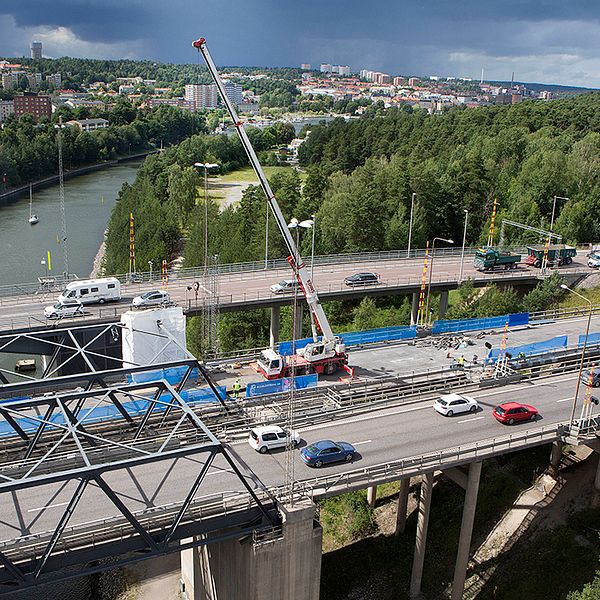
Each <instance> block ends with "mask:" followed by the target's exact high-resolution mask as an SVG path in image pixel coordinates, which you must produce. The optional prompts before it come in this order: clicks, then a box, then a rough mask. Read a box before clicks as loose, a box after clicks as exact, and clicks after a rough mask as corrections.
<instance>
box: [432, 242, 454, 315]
mask: <svg viewBox="0 0 600 600" xmlns="http://www.w3.org/2000/svg"><path fill="white" fill-rule="evenodd" d="M436 240H439V241H440V242H446V243H447V244H454V240H447V239H445V238H440V237H434V238H433V242H432V243H431V262H430V264H429V283H428V284H427V304H426V305H425V315H426V316H425V318H426V319H428V318H429V295H430V293H431V274H432V273H433V259H434V258H435V242H436Z"/></svg>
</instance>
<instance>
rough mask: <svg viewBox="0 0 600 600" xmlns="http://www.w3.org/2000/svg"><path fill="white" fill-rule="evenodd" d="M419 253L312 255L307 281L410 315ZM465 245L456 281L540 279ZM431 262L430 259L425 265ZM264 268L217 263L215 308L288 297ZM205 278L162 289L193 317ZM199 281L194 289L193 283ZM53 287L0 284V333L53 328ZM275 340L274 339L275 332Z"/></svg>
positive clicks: (449, 261)
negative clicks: (395, 299)
mask: <svg viewBox="0 0 600 600" xmlns="http://www.w3.org/2000/svg"><path fill="white" fill-rule="evenodd" d="M422 253H423V252H422V251H415V252H414V254H415V255H416V256H414V257H413V253H411V258H407V257H406V252H401V251H398V252H374V253H367V254H349V255H334V256H323V257H315V267H314V280H315V282H316V285H317V289H318V291H319V295H320V297H321V299H322V300H343V299H351V298H362V297H364V296H384V295H392V294H394V295H397V294H402V295H409V294H412V295H413V312H414V313H415V314H416V301H417V300H418V290H419V288H420V286H421V280H422V271H423V258H422V256H421V254H422ZM472 254H473V250H472V249H467V251H466V254H465V258H464V265H463V274H462V278H463V280H464V279H467V278H471V279H472V280H473V281H474V283H475V285H478V286H484V285H488V284H489V283H498V284H501V285H513V286H522V287H532V286H534V285H535V284H536V283H538V281H539V280H540V277H541V274H540V270H539V269H535V268H533V267H529V266H519V267H518V268H517V269H513V270H509V271H496V272H487V273H480V272H479V271H477V270H475V269H474V267H473V266H472ZM430 264H431V262H430ZM268 267H269V268H267V269H265V264H264V262H257V263H243V264H239V265H221V266H220V267H218V268H215V269H216V270H217V271H218V274H217V276H216V288H217V290H218V298H217V299H216V302H217V303H218V307H219V310H220V311H221V312H226V311H238V310H249V309H254V308H273V309H274V310H276V309H277V308H278V307H279V306H281V305H283V304H288V303H290V302H291V298H290V296H289V295H277V294H272V293H271V291H270V289H269V288H270V286H271V285H272V284H273V283H276V282H277V281H280V280H281V279H290V278H291V277H292V274H291V271H290V268H289V266H288V265H287V262H286V261H284V260H280V261H269V264H268ZM361 271H375V272H377V273H378V274H379V275H380V276H381V282H380V283H379V284H377V285H372V286H365V287H360V288H352V287H348V286H346V285H345V284H344V283H343V280H344V278H345V277H347V276H348V275H352V274H353V273H357V272H361ZM560 272H561V273H562V274H563V275H564V276H565V278H566V279H568V281H569V282H573V281H576V280H578V279H580V278H582V277H585V276H587V275H588V274H589V273H590V272H591V271H590V269H589V268H588V267H587V265H586V258H585V252H584V251H580V252H579V254H578V256H577V257H576V258H575V259H574V262H573V263H572V264H571V265H568V266H565V267H561V269H560ZM460 273H461V256H460V252H459V251H458V252H457V250H456V249H436V256H435V260H434V263H433V268H432V271H431V288H432V291H434V292H441V293H442V301H441V303H440V305H441V306H440V313H441V314H440V316H441V317H443V313H444V312H445V309H446V307H447V292H448V291H449V290H451V289H454V288H456V287H457V286H458V284H459V279H460ZM150 277H151V274H149V273H145V274H141V275H140V279H141V281H140V282H138V283H126V281H127V276H123V278H122V279H123V281H124V282H125V283H124V284H123V286H122V293H123V298H122V300H121V301H120V302H119V303H115V304H111V305H101V306H94V305H88V306H87V307H86V315H85V316H84V317H79V318H78V319H77V320H79V321H81V320H86V321H94V322H111V321H117V320H118V319H119V316H120V314H121V313H123V312H124V311H125V310H127V309H129V308H130V305H131V300H132V299H133V297H135V296H137V295H138V294H141V293H143V292H146V291H149V290H152V289H157V288H160V287H161V285H162V281H161V280H160V278H159V277H157V276H156V273H155V274H154V275H153V278H152V280H150ZM208 279H209V277H206V276H205V275H204V273H203V270H202V269H189V270H186V269H182V270H181V271H179V272H176V273H172V274H171V275H170V277H169V281H168V286H167V287H168V291H169V293H170V295H171V297H172V299H173V301H174V302H176V303H177V304H180V305H181V306H183V307H184V309H185V312H186V314H188V315H195V314H198V313H200V312H202V311H203V310H205V307H206V304H207V302H209V301H211V300H210V299H209V298H208V295H209V293H210V291H209V289H210V284H209V281H208ZM196 282H197V283H198V293H197V294H196V291H195V290H194V284H195V283H196ZM59 292H60V289H58V288H52V289H48V288H45V289H42V290H40V286H39V285H37V284H31V285H21V286H18V287H17V286H4V287H2V288H0V332H2V331H14V330H27V329H32V328H39V327H45V326H49V325H52V322H49V321H47V320H46V319H45V318H44V315H43V309H44V307H45V306H47V305H49V304H51V303H53V302H54V300H55V298H56V297H57V296H58V293H59ZM275 337H276V336H275Z"/></svg>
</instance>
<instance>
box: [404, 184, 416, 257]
mask: <svg viewBox="0 0 600 600" xmlns="http://www.w3.org/2000/svg"><path fill="white" fill-rule="evenodd" d="M416 197H417V192H413V193H412V197H411V201H410V221H409V222H408V248H407V249H406V258H410V242H411V240H412V224H413V211H414V209H415V198H416Z"/></svg>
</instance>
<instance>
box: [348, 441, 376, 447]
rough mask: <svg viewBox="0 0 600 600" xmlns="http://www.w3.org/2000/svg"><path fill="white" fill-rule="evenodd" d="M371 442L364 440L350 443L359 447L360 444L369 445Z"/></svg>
mask: <svg viewBox="0 0 600 600" xmlns="http://www.w3.org/2000/svg"><path fill="white" fill-rule="evenodd" d="M372 441H373V440H365V441H364V442H352V445H353V446H361V445H362V444H370V443H371V442H372Z"/></svg>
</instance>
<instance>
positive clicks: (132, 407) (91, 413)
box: [0, 386, 226, 436]
mask: <svg viewBox="0 0 600 600" xmlns="http://www.w3.org/2000/svg"><path fill="white" fill-rule="evenodd" d="M217 392H218V394H219V397H220V398H221V400H225V399H226V393H225V386H218V387H217ZM179 395H180V396H181V398H182V399H183V400H185V402H186V403H187V404H189V405H194V404H205V403H208V402H216V401H217V400H218V398H217V397H216V396H215V394H214V393H213V391H212V390H211V388H209V387H206V388H194V389H189V390H182V391H181V392H180V394H179ZM172 399H173V396H172V395H171V394H168V393H163V394H162V395H161V397H160V404H157V405H155V406H154V409H153V412H162V411H164V410H166V409H167V405H168V403H169V401H170V400H172ZM11 401H16V399H11ZM150 403H151V400H150V399H149V398H148V399H146V398H139V399H136V400H132V401H131V402H123V403H122V406H123V408H124V409H125V410H126V411H127V412H128V413H129V414H130V415H132V416H135V415H140V414H142V413H144V412H145V411H146V410H147V408H148V406H149V405H150ZM119 416H121V413H120V412H119V411H118V409H117V407H116V406H114V405H112V404H102V405H101V406H97V407H96V408H93V407H85V408H83V409H82V410H81V413H80V414H79V416H78V418H79V419H83V420H84V422H85V423H98V422H101V421H108V420H112V419H114V418H116V417H119ZM16 421H17V423H18V424H19V425H20V426H21V427H22V429H23V430H24V431H25V432H28V433H32V432H34V431H35V430H36V429H37V428H38V426H39V422H37V421H34V420H33V419H28V418H23V419H16ZM49 421H50V422H51V423H55V424H57V425H64V424H65V421H64V417H63V415H62V413H57V412H55V413H54V414H53V415H52V416H51V417H50V419H49ZM14 433H15V432H14V430H13V428H12V427H11V426H10V425H9V424H8V423H7V422H6V421H0V436H6V435H12V434H14Z"/></svg>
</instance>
